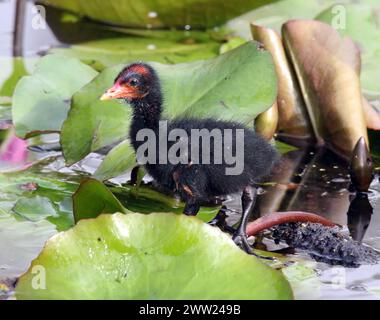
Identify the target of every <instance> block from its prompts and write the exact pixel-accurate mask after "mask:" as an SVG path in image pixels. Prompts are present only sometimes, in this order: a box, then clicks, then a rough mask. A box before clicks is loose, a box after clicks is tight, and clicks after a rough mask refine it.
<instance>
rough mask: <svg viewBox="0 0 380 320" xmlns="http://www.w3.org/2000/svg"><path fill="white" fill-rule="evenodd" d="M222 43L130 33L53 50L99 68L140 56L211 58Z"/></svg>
mask: <svg viewBox="0 0 380 320" xmlns="http://www.w3.org/2000/svg"><path fill="white" fill-rule="evenodd" d="M219 47H220V44H219V43H218V42H216V41H208V42H206V43H191V44H186V43H178V42H175V41H170V40H166V39H155V38H136V37H129V38H114V39H103V40H96V41H89V42H83V43H80V44H76V45H72V46H71V47H70V48H57V49H53V50H51V52H52V53H59V54H62V55H65V56H68V57H74V58H78V59H80V60H81V61H83V62H84V63H87V64H89V65H90V66H93V67H95V68H96V69H97V70H103V69H104V68H105V67H110V66H113V65H115V64H120V63H127V62H128V61H136V60H144V61H156V62H162V63H169V64H173V63H181V62H189V61H195V60H201V59H209V58H213V57H215V56H217V55H218V51H219Z"/></svg>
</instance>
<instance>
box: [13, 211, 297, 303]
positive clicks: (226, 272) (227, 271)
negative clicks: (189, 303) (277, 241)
mask: <svg viewBox="0 0 380 320" xmlns="http://www.w3.org/2000/svg"><path fill="white" fill-rule="evenodd" d="M36 266H39V267H43V268H44V271H45V275H46V289H44V290H36V289H35V288H33V285H32V281H33V278H34V277H35V274H34V273H33V270H34V267H36ZM247 270H249V272H247ZM16 296H17V298H18V299H186V300H191V299H292V297H293V295H292V291H291V288H290V286H289V283H288V282H287V281H286V280H285V278H284V276H283V275H282V274H281V272H280V271H277V270H274V269H271V268H270V267H268V266H266V265H265V264H264V263H262V262H261V261H260V260H259V259H257V258H256V257H253V256H250V255H247V254H245V253H244V252H243V251H242V250H240V249H239V248H238V247H236V245H235V244H234V243H233V241H232V240H231V239H230V238H229V237H228V236H227V235H226V234H224V233H223V232H221V231H220V230H219V229H217V228H214V227H211V226H209V225H207V224H204V223H203V222H201V221H200V220H198V219H196V218H194V217H187V216H184V215H173V214H167V213H155V214H150V215H141V214H127V215H123V214H114V215H101V216H99V217H98V218H97V219H91V220H83V221H80V222H79V223H78V224H77V225H76V226H75V227H74V228H73V229H71V230H69V231H67V232H63V233H60V234H58V235H57V236H55V237H53V238H51V239H50V240H49V241H48V242H47V244H46V246H45V248H44V250H43V251H42V253H41V254H40V255H39V257H38V258H37V259H35V260H34V261H33V262H32V265H31V267H30V269H29V271H28V272H27V273H26V274H25V275H23V276H22V277H21V278H20V279H19V281H18V284H17V287H16Z"/></svg>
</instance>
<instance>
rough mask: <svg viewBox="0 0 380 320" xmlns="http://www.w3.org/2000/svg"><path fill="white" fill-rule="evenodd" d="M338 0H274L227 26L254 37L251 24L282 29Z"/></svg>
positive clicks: (239, 33) (341, 0)
mask: <svg viewBox="0 0 380 320" xmlns="http://www.w3.org/2000/svg"><path fill="white" fill-rule="evenodd" d="M350 1H351V0H340V1H339V4H342V3H347V2H350ZM337 2H338V1H337V0H308V1H305V0H282V1H278V2H274V3H271V4H268V5H265V6H262V7H260V8H257V9H254V10H252V11H250V12H247V13H244V14H243V15H241V16H239V17H237V18H235V19H232V20H231V21H229V22H228V23H227V25H226V26H227V28H228V29H230V30H232V31H233V32H234V34H235V35H237V36H240V37H243V38H244V39H247V40H248V39H252V35H251V29H250V24H251V23H254V24H256V25H259V26H263V27H267V28H271V29H274V30H276V31H277V32H278V33H280V31H281V26H282V24H284V23H285V22H286V21H288V20H292V19H313V18H314V17H315V15H316V14H317V13H318V12H321V11H323V10H325V9H327V8H328V7H330V6H331V5H333V4H336V3H337Z"/></svg>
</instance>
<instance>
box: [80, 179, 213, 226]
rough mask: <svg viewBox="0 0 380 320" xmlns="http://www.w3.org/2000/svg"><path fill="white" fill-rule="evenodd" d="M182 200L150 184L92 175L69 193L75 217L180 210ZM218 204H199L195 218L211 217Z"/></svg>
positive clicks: (204, 219) (181, 209)
mask: <svg viewBox="0 0 380 320" xmlns="http://www.w3.org/2000/svg"><path fill="white" fill-rule="evenodd" d="M184 207H185V204H184V203H183V202H180V201H178V200H177V199H175V198H173V197H171V196H167V195H165V194H162V193H160V192H158V191H156V190H154V189H152V188H149V187H147V186H144V185H141V186H139V187H136V186H129V185H126V186H123V187H117V186H110V187H109V188H108V187H107V186H105V185H104V184H103V183H101V182H100V181H98V180H96V179H91V178H89V179H86V180H84V181H83V182H82V183H81V185H80V186H79V188H78V190H77V191H76V192H75V194H74V195H73V210H74V218H75V221H76V222H77V221H79V220H82V219H88V218H96V217H97V216H99V215H100V214H102V213H115V212H123V213H131V212H140V213H152V212H173V213H177V214H182V212H183V210H184ZM219 210H220V206H213V207H201V208H200V210H199V213H198V215H197V218H199V219H200V220H202V221H204V222H209V221H211V220H212V219H213V218H214V217H215V216H216V215H217V213H218V212H219Z"/></svg>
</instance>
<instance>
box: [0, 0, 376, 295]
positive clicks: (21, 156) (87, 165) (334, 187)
mask: <svg viewBox="0 0 380 320" xmlns="http://www.w3.org/2000/svg"><path fill="white" fill-rule="evenodd" d="M25 6H26V7H25V8H24V9H25V17H24V19H25V20H24V25H31V23H32V20H33V18H34V16H33V11H32V9H31V6H32V3H31V2H30V1H26V2H25ZM14 13H15V1H13V0H8V1H7V0H5V1H4V0H0V15H1V19H0V62H1V69H0V87H1V86H2V84H3V83H4V82H5V81H6V80H7V79H9V77H10V76H11V75H12V72H13V70H12V60H11V58H12V57H13V55H14V53H15V45H18V49H17V50H18V53H20V54H21V55H23V56H24V57H25V58H28V59H29V58H30V59H31V60H28V59H25V60H24V61H25V64H26V69H27V71H28V70H31V69H32V68H33V57H36V56H38V55H39V54H41V53H44V52H45V51H46V50H47V49H48V48H50V47H51V46H62V45H65V43H62V41H60V40H58V39H57V34H60V33H59V32H58V33H57V31H55V32H53V31H52V30H51V29H50V27H49V26H48V25H46V27H45V28H42V29H34V28H28V27H26V28H24V32H23V34H22V35H21V40H20V35H19V34H18V35H17V34H16V35H15V34H14V33H13V30H14V23H15V20H14V16H15V15H14ZM90 29H91V28H90ZM88 30H89V29H87V31H88ZM15 36H16V38H18V39H15ZM95 36H96V35H94V34H93V33H91V31H89V32H88V34H82V35H78V34H72V35H66V36H65V39H72V42H71V43H73V42H76V41H79V40H83V38H85V37H88V39H91V38H94V37H95ZM79 38H80V39H79ZM78 39H79V40H78ZM61 40H62V39H61ZM68 42H70V41H68ZM0 105H1V103H0ZM0 110H1V113H0V124H1V126H2V127H1V128H5V127H4V126H8V127H9V124H10V120H11V119H10V110H9V104H8V105H7V104H6V103H5V104H4V106H3V107H1V108H0ZM58 141H59V140H58V137H57V135H47V136H45V137H43V138H41V139H40V140H38V139H34V140H29V141H28V144H29V145H30V144H41V143H42V144H43V146H44V148H41V147H39V148H37V149H39V150H37V149H36V148H35V149H33V150H34V151H31V150H30V149H29V150H28V149H27V144H26V143H24V144H23V142H22V141H18V140H15V142H14V144H13V146H17V147H14V148H8V149H6V150H5V151H4V148H3V149H2V151H1V154H0V158H1V161H0V171H9V170H14V169H20V168H23V166H24V165H25V163H31V162H36V161H39V160H41V159H46V158H49V157H54V158H53V159H52V160H51V161H50V162H49V164H48V166H47V167H45V169H44V172H46V170H54V171H59V172H62V173H65V174H69V175H82V174H83V175H87V173H92V172H93V171H94V170H95V169H96V167H97V166H98V165H99V164H100V162H101V159H102V155H100V154H91V155H90V156H88V157H87V158H86V159H85V160H83V161H82V162H81V163H79V164H76V165H74V166H73V167H72V168H66V167H65V166H64V162H63V159H62V157H61V155H60V150H59V145H58ZM20 150H21V151H20ZM36 150H37V151H38V152H36ZM4 154H5V156H4ZM46 168H48V169H46ZM41 174H42V175H43V174H44V173H43V172H41ZM128 177H129V175H128V174H126V175H124V176H122V177H120V178H118V179H114V180H113V182H115V183H123V182H125V181H126V180H127V179H128ZM270 180H271V181H274V182H276V184H275V185H274V186H269V187H265V188H263V192H262V193H261V194H260V196H259V198H258V202H257V206H256V213H255V214H256V215H257V216H259V215H262V214H265V213H268V212H274V211H292V210H300V211H308V212H314V213H317V214H320V215H322V216H324V217H326V218H328V219H330V220H332V221H334V222H336V223H338V224H340V225H342V226H348V228H347V229H348V230H349V231H350V232H351V234H352V235H353V236H354V237H355V238H357V239H358V240H361V239H362V241H363V243H365V244H367V245H370V246H372V247H374V248H376V249H378V250H380V181H379V175H377V176H376V177H375V179H374V181H373V183H372V185H371V189H370V192H369V193H368V198H364V199H359V198H356V199H355V197H354V195H353V194H350V193H349V192H348V190H347V188H348V185H349V182H350V180H349V175H348V168H347V164H346V163H344V162H342V161H340V160H339V159H338V158H337V157H335V156H334V155H333V154H332V153H330V152H329V151H326V150H324V149H319V150H314V149H302V150H295V151H291V152H288V153H286V154H284V155H283V156H282V159H281V162H280V164H279V166H278V167H277V168H276V169H275V170H274V173H273V175H272V177H271V179H270ZM226 204H227V206H228V212H229V218H228V219H229V222H230V223H231V224H232V223H234V222H236V221H237V220H238V218H239V212H240V202H239V199H238V198H237V197H232V198H231V199H229V200H228V201H226ZM0 232H1V230H0ZM43 232H44V234H46V236H48V235H49V234H50V229H49V230H47V229H44V230H43ZM31 236H33V235H31ZM2 237H6V235H5V234H4V233H3V235H2V234H1V233H0V239H2ZM2 240H4V239H2ZM5 240H6V239H5ZM31 241H33V240H31ZM9 243H10V246H11V244H13V243H12V242H11V241H9ZM265 244H266V245H267V246H268V247H270V246H271V245H273V244H272V243H271V242H270V241H267V242H265ZM20 245H21V244H20ZM42 245H43V241H42V240H39V241H37V240H36V242H35V244H34V246H33V248H32V249H31V250H30V251H29V252H28V255H26V256H24V257H23V258H22V259H24V261H21V262H19V263H18V264H17V268H16V267H15V269H14V270H9V268H8V269H7V268H6V267H5V268H3V271H1V267H2V262H1V261H0V272H1V273H0V280H1V278H2V277H3V278H4V277H11V276H16V275H17V274H19V273H21V272H22V271H23V268H25V267H27V265H28V263H29V262H30V260H31V258H32V257H33V256H35V255H36V254H37V253H38V251H39V250H40V248H41V247H42ZM0 257H1V253H0ZM289 259H290V260H292V261H294V262H295V265H299V266H306V267H307V269H306V270H307V272H306V273H303V274H302V273H301V274H300V273H297V274H296V276H295V277H296V278H297V277H298V282H297V281H296V282H297V284H296V297H297V298H299V299H310V298H316V299H380V265H370V266H361V267H359V268H355V269H348V268H342V267H339V266H329V265H327V264H325V263H317V262H315V261H314V260H312V259H311V258H309V257H308V255H307V254H306V253H297V254H296V255H290V256H289ZM7 267H9V266H7ZM5 269H7V270H5ZM4 270H5V271H4ZM296 280H297V279H296Z"/></svg>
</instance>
